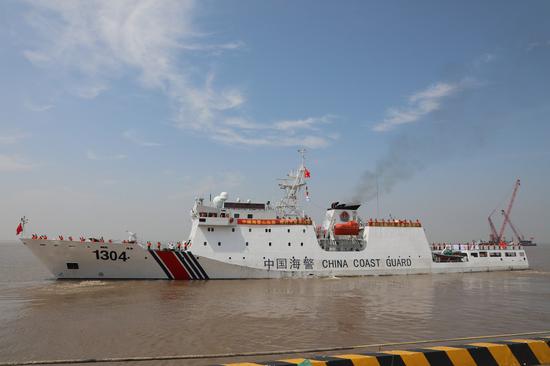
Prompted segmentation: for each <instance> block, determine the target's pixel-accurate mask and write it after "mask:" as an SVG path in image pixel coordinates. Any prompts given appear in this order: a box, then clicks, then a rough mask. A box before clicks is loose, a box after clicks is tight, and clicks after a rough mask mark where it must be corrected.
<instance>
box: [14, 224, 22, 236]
mask: <svg viewBox="0 0 550 366" xmlns="http://www.w3.org/2000/svg"><path fill="white" fill-rule="evenodd" d="M15 232H16V233H17V234H16V235H19V234H21V233H22V232H23V225H22V224H21V223H19V225H17V230H16V231H15Z"/></svg>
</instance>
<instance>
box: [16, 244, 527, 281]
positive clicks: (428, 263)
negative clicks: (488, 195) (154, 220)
mask: <svg viewBox="0 0 550 366" xmlns="http://www.w3.org/2000/svg"><path fill="white" fill-rule="evenodd" d="M22 242H23V243H24V244H25V245H26V246H27V247H28V248H29V249H30V250H31V251H32V252H33V254H34V255H35V256H36V257H37V258H39V259H40V261H41V262H42V263H43V264H44V265H45V266H46V268H48V269H49V271H50V272H51V273H52V274H53V276H55V277H56V278H58V279H144V280H145V279H148V280H157V279H159V280H160V279H163V280H208V279H261V278H309V277H332V276H336V277H347V276H377V275H412V274H430V273H459V272H483V271H506V270H523V269H528V268H529V264H528V261H527V258H526V257H525V254H524V252H523V250H509V251H502V250H500V249H495V250H489V251H486V252H487V253H488V254H487V257H483V258H480V257H473V256H472V253H476V252H479V251H475V250H474V251H468V250H466V251H464V253H465V256H466V258H467V260H466V261H465V262H459V263H452V262H449V263H437V262H434V261H433V258H432V255H431V252H430V253H428V256H426V255H424V256H423V255H417V256H416V258H413V257H412V256H409V255H397V253H391V252H388V253H379V252H378V253H377V252H376V251H375V250H370V251H365V252H324V251H323V252H318V253H309V256H308V253H307V252H301V253H300V252H298V253H294V255H292V256H289V255H288V254H286V255H285V254H283V253H269V252H263V253H262V252H260V253H258V254H257V255H252V254H251V253H250V252H246V253H238V254H237V253H232V254H231V255H230V256H227V255H226V258H225V259H222V258H220V257H222V256H221V255H218V256H216V255H212V254H209V253H204V252H203V253H201V252H200V251H199V250H198V251H193V250H189V251H178V250H156V249H154V250H152V249H148V248H145V247H143V246H141V245H138V244H127V243H94V242H78V241H66V240H36V239H22ZM373 249H374V248H373ZM493 252H494V253H497V252H499V253H500V254H501V256H499V257H496V256H495V257H493V256H492V254H491V253H493ZM505 252H508V253H515V254H514V256H513V257H512V256H510V257H508V256H504V253H505ZM522 253H523V254H522ZM224 254H225V253H224ZM385 254H389V255H385ZM291 265H292V267H290V266H291ZM283 267H286V268H283Z"/></svg>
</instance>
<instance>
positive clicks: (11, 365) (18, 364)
mask: <svg viewBox="0 0 550 366" xmlns="http://www.w3.org/2000/svg"><path fill="white" fill-rule="evenodd" d="M544 334H550V331H538V332H525V333H506V334H493V335H485V336H474V337H459V338H445V339H424V340H420V341H407V342H394V343H373V344H362V345H356V346H338V347H318V348H302V349H287V350H274V351H262V352H235V353H214V354H198V355H193V354H184V355H168V356H136V357H103V358H74V359H60V360H29V361H7V362H0V366H24V365H68V364H82V363H102V362H142V361H171V360H200V359H212V358H233V357H249V356H270V355H286V354H298V353H300V354H303V353H313V352H329V351H343V350H352V349H360V348H374V347H377V348H379V349H381V348H383V347H389V346H406V345H415V344H426V343H443V342H455V341H471V340H478V339H491V338H504V337H518V336H532V335H544Z"/></svg>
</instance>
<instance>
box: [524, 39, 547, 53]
mask: <svg viewBox="0 0 550 366" xmlns="http://www.w3.org/2000/svg"><path fill="white" fill-rule="evenodd" d="M540 47H550V40H547V41H537V42H531V43H530V44H529V45H528V46H527V51H532V50H534V49H535V48H540Z"/></svg>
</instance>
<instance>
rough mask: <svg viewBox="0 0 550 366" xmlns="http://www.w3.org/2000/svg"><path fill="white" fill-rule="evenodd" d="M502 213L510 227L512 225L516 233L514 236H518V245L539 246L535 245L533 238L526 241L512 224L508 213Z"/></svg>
mask: <svg viewBox="0 0 550 366" xmlns="http://www.w3.org/2000/svg"><path fill="white" fill-rule="evenodd" d="M501 213H502V216H504V221H506V222H508V225H510V228H511V229H512V231H513V232H514V235H515V236H516V239H517V241H518V244H521V245H525V246H535V245H537V244H535V243H533V238H531V239H529V240H527V239H525V237H524V236H523V234H522V233H521V232H520V231H519V230H518V229H516V227H515V226H514V224H512V221H511V220H510V217H509V216H508V215H507V214H506V211H504V210H502V211H501Z"/></svg>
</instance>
